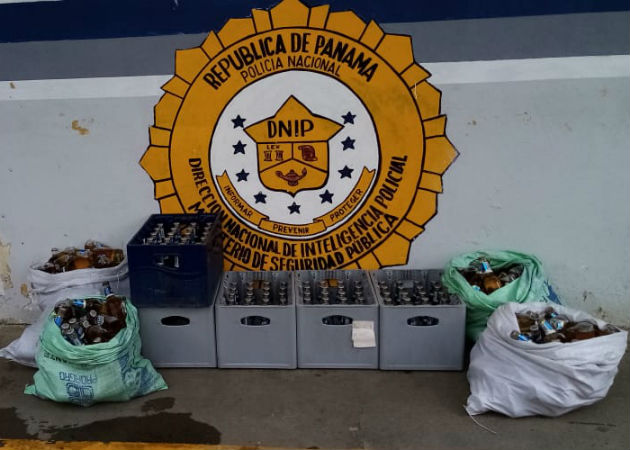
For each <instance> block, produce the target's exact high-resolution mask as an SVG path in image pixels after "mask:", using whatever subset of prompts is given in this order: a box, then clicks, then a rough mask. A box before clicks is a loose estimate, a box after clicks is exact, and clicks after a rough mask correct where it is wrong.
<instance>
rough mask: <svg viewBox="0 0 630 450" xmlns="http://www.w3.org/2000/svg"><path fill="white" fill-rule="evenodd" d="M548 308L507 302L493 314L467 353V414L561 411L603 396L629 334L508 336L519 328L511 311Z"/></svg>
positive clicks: (577, 315)
mask: <svg viewBox="0 0 630 450" xmlns="http://www.w3.org/2000/svg"><path fill="white" fill-rule="evenodd" d="M548 307H549V304H548V303H524V304H520V303H507V304H505V305H503V306H501V307H499V308H498V309H497V310H496V311H495V312H494V313H493V314H492V316H491V317H490V319H489V320H488V327H487V328H486V330H485V331H484V332H483V333H482V334H481V337H480V338H479V340H478V341H477V343H476V344H475V346H474V347H473V349H472V352H471V354H470V367H469V369H468V381H469V383H470V392H471V394H470V397H468V404H467V405H466V411H468V413H469V414H471V415H474V414H482V413H484V412H488V411H496V412H499V413H502V414H505V415H507V416H510V417H523V416H532V415H536V414H540V415H544V416H559V415H561V414H565V413H567V412H569V411H571V410H573V409H576V408H579V407H581V406H586V405H590V404H593V403H595V402H596V401H598V400H601V399H602V398H604V397H605V396H606V394H607V393H608V389H610V386H611V385H612V383H613V380H614V378H615V375H616V374H617V367H618V365H619V361H620V360H621V358H622V356H623V354H624V352H625V351H626V343H627V339H628V333H627V332H626V331H623V330H622V331H620V332H618V333H613V334H610V335H608V336H600V337H596V338H592V339H587V340H583V341H577V342H571V343H566V344H563V343H561V342H551V343H548V344H535V343H533V342H526V341H518V340H515V339H512V338H511V337H510V333H511V332H512V331H514V330H518V322H517V320H516V316H515V313H517V312H525V311H535V312H543V311H544V310H545V309H546V308H548ZM553 307H554V309H555V310H556V311H557V312H558V313H559V314H565V315H567V316H568V317H569V319H571V320H573V321H576V322H577V321H582V320H588V321H591V322H593V323H597V325H598V326H599V327H603V326H604V325H606V322H603V321H601V320H598V319H595V318H594V317H593V316H591V315H589V314H586V313H584V312H581V311H578V310H575V309H571V308H567V307H563V306H560V305H553Z"/></svg>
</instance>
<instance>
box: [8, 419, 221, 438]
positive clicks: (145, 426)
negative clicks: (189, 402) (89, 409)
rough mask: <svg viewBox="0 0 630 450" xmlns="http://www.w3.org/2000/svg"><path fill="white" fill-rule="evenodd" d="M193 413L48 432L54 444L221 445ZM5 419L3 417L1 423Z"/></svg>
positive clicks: (216, 434) (210, 428)
mask: <svg viewBox="0 0 630 450" xmlns="http://www.w3.org/2000/svg"><path fill="white" fill-rule="evenodd" d="M191 415H192V414H191V413H167V412H160V413H159V414H154V415H149V416H142V417H135V416H131V417H117V418H115V419H109V420H99V421H96V422H92V423H88V424H85V425H81V426H76V425H71V426H65V427H61V428H56V427H51V428H48V429H46V432H47V433H51V436H50V438H49V439H50V440H53V441H102V442H112V441H122V442H130V441H131V442H172V443H178V444H219V443H221V432H220V431H219V430H217V429H216V428H215V427H213V426H211V425H208V424H207V423H203V422H198V421H196V420H193V419H192V418H191ZM1 419H2V416H0V421H1ZM3 437H6V436H3Z"/></svg>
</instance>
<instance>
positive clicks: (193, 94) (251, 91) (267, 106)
mask: <svg viewBox="0 0 630 450" xmlns="http://www.w3.org/2000/svg"><path fill="white" fill-rule="evenodd" d="M175 69H176V74H175V76H174V77H173V78H172V79H171V80H170V81H169V82H168V83H166V84H165V85H164V86H163V89H164V91H165V94H164V95H163V97H162V98H161V99H160V101H159V103H158V104H157V106H156V108H155V124H154V125H153V126H152V127H150V129H149V133H150V139H151V145H150V146H149V148H148V149H147V151H146V153H145V154H144V156H143V157H142V160H141V165H142V167H143V168H144V169H145V170H146V171H147V172H148V173H149V175H150V176H151V178H152V179H153V181H154V183H155V198H156V199H157V200H158V201H159V202H160V207H161V210H162V212H164V213H182V212H184V213H191V214H194V213H197V212H210V213H214V214H217V217H218V219H219V220H220V221H221V224H222V227H223V231H224V235H225V240H224V257H225V261H226V269H228V270H305V269H307V270H308V269H336V268H378V267H384V266H391V265H397V264H405V263H406V262H407V259H408V254H409V248H410V244H411V241H412V240H413V239H414V238H415V237H416V236H418V235H419V234H420V233H421V232H422V231H423V230H424V226H425V224H426V223H427V222H428V221H429V220H430V219H431V218H432V217H433V216H434V215H435V213H436V209H437V195H438V194H439V193H441V192H442V179H441V175H442V174H443V173H444V171H445V170H446V169H447V168H448V166H449V165H450V164H451V162H452V161H453V160H454V159H455V157H456V155H457V152H456V150H455V149H454V148H453V146H452V145H451V143H450V142H449V140H448V139H447V138H446V136H445V127H446V117H445V116H444V115H442V114H441V112H440V92H439V91H438V90H437V89H435V88H434V87H433V86H431V85H430V84H429V83H428V82H427V79H428V78H429V76H430V74H429V73H428V72H426V71H425V70H424V69H423V68H422V67H421V66H419V65H418V64H417V63H415V62H414V60H413V53H412V49H411V40H410V38H409V37H408V36H402V35H388V34H386V33H384V32H383V31H382V30H381V28H380V27H379V26H378V25H377V24H376V23H374V22H370V23H369V24H366V23H364V22H363V21H362V20H361V19H359V18H358V17H357V16H356V15H355V14H354V13H352V12H350V11H344V12H330V11H329V8H328V6H317V7H313V8H308V7H307V6H305V5H303V4H302V3H300V2H299V1H298V0H284V1H282V2H281V3H280V4H278V5H277V6H275V7H274V8H272V9H271V10H253V11H252V17H251V18H245V19H231V20H230V21H228V22H227V23H226V25H225V26H224V27H223V29H221V30H220V31H219V32H218V33H214V32H211V33H210V34H209V35H208V38H207V39H206V40H205V41H204V42H203V43H202V44H201V46H200V47H196V48H192V49H188V50H179V51H178V52H177V54H176V63H175Z"/></svg>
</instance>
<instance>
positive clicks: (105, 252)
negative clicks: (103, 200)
mask: <svg viewBox="0 0 630 450" xmlns="http://www.w3.org/2000/svg"><path fill="white" fill-rule="evenodd" d="M51 251H52V256H51V257H50V259H49V260H48V261H46V262H45V263H44V264H42V265H41V266H39V267H38V268H37V269H38V270H41V271H44V272H47V273H63V272H69V271H71V270H77V269H90V268H95V269H104V268H106V267H114V266H117V265H118V264H120V263H121V262H122V260H123V259H124V258H125V255H124V253H123V251H122V250H121V249H119V248H112V247H109V246H108V245H105V244H103V243H101V242H97V241H93V240H88V241H87V242H86V243H85V245H84V248H75V247H68V248H66V249H64V250H59V249H57V248H53V249H52V250H51Z"/></svg>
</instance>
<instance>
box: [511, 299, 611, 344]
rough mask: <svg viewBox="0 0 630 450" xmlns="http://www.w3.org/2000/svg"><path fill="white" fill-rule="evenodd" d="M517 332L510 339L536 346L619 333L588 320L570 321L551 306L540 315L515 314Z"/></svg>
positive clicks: (609, 325) (530, 312) (528, 313)
mask: <svg viewBox="0 0 630 450" xmlns="http://www.w3.org/2000/svg"><path fill="white" fill-rule="evenodd" d="M516 321H517V322H518V330H514V331H512V333H510V337H511V338H512V339H516V340H519V341H531V342H534V343H536V344H546V343H549V342H563V343H567V342H576V341H583V340H585V339H591V338H594V337H598V336H607V335H609V334H612V333H617V332H619V328H617V327H615V326H613V325H611V324H606V325H604V326H603V328H600V327H599V325H597V324H596V323H594V322H592V321H589V320H582V321H580V322H574V321H572V320H571V319H570V318H569V317H568V316H567V315H566V314H559V313H558V312H557V311H556V310H555V309H554V308H553V307H552V306H549V307H548V308H546V309H545V310H544V311H543V312H542V313H538V312H536V311H525V312H522V313H516Z"/></svg>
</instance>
